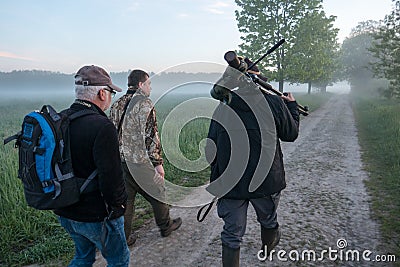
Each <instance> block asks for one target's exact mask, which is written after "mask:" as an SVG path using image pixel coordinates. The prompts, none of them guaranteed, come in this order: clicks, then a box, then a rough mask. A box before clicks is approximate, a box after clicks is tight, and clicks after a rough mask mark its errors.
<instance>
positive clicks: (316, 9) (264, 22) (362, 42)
mask: <svg viewBox="0 0 400 267" xmlns="http://www.w3.org/2000/svg"><path fill="white" fill-rule="evenodd" d="M392 1H393V2H394V8H393V10H392V12H391V14H388V15H387V16H386V17H385V19H384V20H383V21H379V22H376V21H366V22H360V23H359V25H358V26H357V27H355V28H354V29H353V30H352V32H351V34H350V36H349V37H347V38H346V39H345V40H344V42H343V44H342V45H341V46H340V45H339V44H338V41H337V34H338V29H337V28H335V27H334V26H333V23H334V21H335V19H336V17H335V16H327V15H326V14H325V12H324V10H323V7H322V0H270V1H263V0H236V4H237V5H238V7H239V9H238V10H237V11H236V19H237V23H238V28H239V31H240V32H241V33H242V37H241V39H242V43H241V45H240V46H239V48H240V51H239V54H240V53H242V54H244V55H246V56H248V57H249V58H251V59H253V60H255V59H257V58H259V57H260V56H261V55H263V54H265V53H266V51H267V50H268V49H269V48H270V47H271V46H273V45H274V44H275V43H276V42H277V41H278V40H280V39H282V38H285V39H286V42H285V44H284V45H283V46H280V47H279V48H278V49H277V51H276V52H275V53H273V54H271V55H270V56H269V57H268V58H266V59H265V60H263V61H262V62H260V63H259V65H258V66H259V67H261V69H262V71H263V72H264V73H265V74H266V75H267V76H269V78H270V79H271V80H275V81H277V82H279V90H280V91H282V90H283V85H284V82H285V81H286V82H289V83H302V84H308V92H311V89H312V87H316V88H319V89H320V90H322V91H326V87H327V86H328V85H330V84H332V83H334V82H337V81H343V80H347V81H348V82H349V83H350V85H351V88H352V90H356V89H358V88H366V87H368V86H371V85H372V86H373V87H381V92H382V93H384V94H385V95H386V96H387V97H395V96H399V89H400V79H399V78H400V71H399V69H398V68H400V50H399V49H400V32H399V29H400V25H399V24H400V12H399V11H400V0H392ZM377 78H381V80H377ZM382 78H383V79H382ZM385 81H388V82H386V83H385Z"/></svg>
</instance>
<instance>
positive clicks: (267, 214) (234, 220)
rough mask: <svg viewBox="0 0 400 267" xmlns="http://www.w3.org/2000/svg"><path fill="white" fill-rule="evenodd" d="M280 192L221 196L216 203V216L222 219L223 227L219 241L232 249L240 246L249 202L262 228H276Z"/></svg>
mask: <svg viewBox="0 0 400 267" xmlns="http://www.w3.org/2000/svg"><path fill="white" fill-rule="evenodd" d="M279 197H280V194H279V193H278V194H274V195H271V196H268V197H263V198H255V199H243V200H242V199H225V198H221V199H219V200H218V203H217V211H218V216H219V217H220V218H222V219H223V220H224V228H223V230H222V232H221V241H222V243H223V244H224V245H225V246H228V247H230V248H233V249H237V248H239V247H240V243H241V242H242V238H243V236H244V233H245V231H246V224H247V208H248V206H249V202H250V203H251V204H252V205H253V207H254V209H255V211H256V214H257V221H258V222H259V223H260V224H261V226H262V227H264V228H268V229H271V228H276V227H277V226H278V219H277V213H276V209H277V208H278V204H279Z"/></svg>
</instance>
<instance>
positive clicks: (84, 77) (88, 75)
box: [75, 65, 122, 92]
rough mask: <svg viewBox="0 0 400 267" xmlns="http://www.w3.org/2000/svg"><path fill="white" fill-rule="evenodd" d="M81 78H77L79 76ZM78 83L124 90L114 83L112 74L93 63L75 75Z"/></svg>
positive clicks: (119, 90)
mask: <svg viewBox="0 0 400 267" xmlns="http://www.w3.org/2000/svg"><path fill="white" fill-rule="evenodd" d="M79 77H80V79H77V78H79ZM75 84H76V85H85V86H90V85H92V86H103V85H104V86H108V87H109V88H111V89H112V90H114V91H117V92H122V89H121V88H119V87H118V86H116V85H115V84H113V83H112V81H111V77H110V75H109V74H108V73H107V72H106V71H105V70H104V69H103V68H101V67H98V66H95V65H91V66H84V67H82V68H80V69H79V70H78V72H77V73H76V75H75Z"/></svg>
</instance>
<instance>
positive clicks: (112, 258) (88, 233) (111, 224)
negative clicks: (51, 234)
mask: <svg viewBox="0 0 400 267" xmlns="http://www.w3.org/2000/svg"><path fill="white" fill-rule="evenodd" d="M59 221H60V223H61V226H62V227H64V228H65V230H66V231H67V232H68V233H69V235H70V236H71V238H72V240H74V243H75V256H74V258H73V259H72V261H71V262H70V264H69V266H92V264H93V263H94V262H95V260H96V248H98V249H99V250H100V252H101V254H102V255H103V257H104V258H105V259H106V260H107V263H108V266H115V267H116V266H129V254H130V252H129V248H128V245H127V244H126V241H125V234H124V217H123V216H121V217H119V218H117V219H113V220H106V221H105V222H77V221H73V220H70V219H67V218H65V217H61V216H59Z"/></svg>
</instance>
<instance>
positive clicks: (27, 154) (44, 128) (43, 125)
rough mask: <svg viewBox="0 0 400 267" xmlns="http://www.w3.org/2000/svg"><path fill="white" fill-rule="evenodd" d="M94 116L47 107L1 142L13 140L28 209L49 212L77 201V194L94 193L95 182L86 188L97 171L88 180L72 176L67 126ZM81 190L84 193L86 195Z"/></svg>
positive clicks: (30, 117) (83, 111)
mask: <svg viewBox="0 0 400 267" xmlns="http://www.w3.org/2000/svg"><path fill="white" fill-rule="evenodd" d="M90 114H95V112H94V111H92V110H89V109H85V110H81V111H78V112H75V113H70V110H65V111H62V112H60V113H57V112H56V111H55V110H54V108H53V107H51V106H50V105H45V106H43V107H42V109H41V110H40V111H33V112H31V113H29V114H27V115H26V116H25V117H24V121H23V123H22V131H20V132H18V133H17V134H16V135H13V136H10V137H8V138H7V139H5V140H4V144H7V143H8V142H10V141H12V140H14V139H16V142H15V147H17V148H18V154H19V168H18V177H19V178H20V179H21V180H22V183H23V185H24V193H25V199H26V202H27V203H28V205H29V206H31V207H33V208H36V209H39V210H52V209H58V208H62V207H66V206H69V205H72V204H74V203H76V202H78V201H79V197H80V194H81V193H82V192H83V191H84V190H85V189H86V191H88V190H90V191H92V190H94V188H95V187H96V186H97V183H96V184H95V183H92V184H91V186H90V188H88V185H89V183H90V181H91V180H93V178H94V177H96V176H97V169H96V170H94V171H93V172H92V173H91V174H90V176H89V177H88V178H79V177H76V176H75V175H74V171H73V169H72V160H71V152H70V143H69V141H70V140H69V124H70V122H71V121H72V120H74V119H77V118H79V117H82V116H86V115H90ZM86 191H85V192H86Z"/></svg>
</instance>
